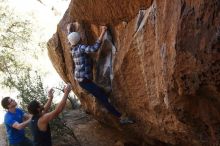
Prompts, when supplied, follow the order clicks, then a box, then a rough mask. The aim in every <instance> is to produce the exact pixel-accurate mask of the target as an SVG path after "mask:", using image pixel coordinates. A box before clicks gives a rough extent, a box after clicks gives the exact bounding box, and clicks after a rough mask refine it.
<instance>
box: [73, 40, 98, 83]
mask: <svg viewBox="0 0 220 146" xmlns="http://www.w3.org/2000/svg"><path fill="white" fill-rule="evenodd" d="M100 46H101V41H99V40H97V41H96V43H95V44H94V45H82V44H78V45H77V46H75V47H74V48H72V51H71V54H72V56H73V61H74V63H75V72H74V75H75V80H77V81H78V82H82V81H83V79H85V78H86V79H92V60H91V58H90V57H89V56H88V53H92V52H96V51H97V50H98V49H99V48H100Z"/></svg>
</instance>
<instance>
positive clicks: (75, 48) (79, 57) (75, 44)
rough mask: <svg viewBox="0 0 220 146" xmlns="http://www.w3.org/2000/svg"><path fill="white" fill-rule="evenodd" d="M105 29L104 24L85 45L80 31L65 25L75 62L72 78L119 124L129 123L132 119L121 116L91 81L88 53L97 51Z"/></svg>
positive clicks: (90, 63) (90, 64)
mask: <svg viewBox="0 0 220 146" xmlns="http://www.w3.org/2000/svg"><path fill="white" fill-rule="evenodd" d="M76 27H77V26H76ZM76 29H77V28H76ZM106 30H107V27H106V26H101V34H100V36H99V37H98V39H97V40H96V42H95V43H94V44H93V45H85V44H82V43H81V36H80V33H79V32H76V31H73V24H72V23H70V24H68V25H67V31H68V36H67V38H68V41H69V43H70V44H71V54H72V57H73V61H74V64H75V71H74V78H75V80H76V81H77V82H78V83H79V85H80V87H81V88H83V89H85V90H87V91H88V92H90V93H91V94H92V95H93V96H94V97H96V99H97V100H98V101H99V102H100V103H101V104H102V105H103V106H104V107H105V108H106V109H107V110H108V111H109V112H110V113H112V114H113V115H114V116H116V117H117V118H119V121H120V123H121V124H131V123H133V121H132V120H131V119H130V118H128V117H124V116H122V114H121V113H120V112H119V111H117V110H116V109H115V108H114V107H113V106H112V105H111V104H110V103H109V101H108V97H107V95H106V93H105V92H104V91H103V90H102V89H101V88H100V87H99V86H98V85H96V84H95V83H94V82H93V81H92V74H93V73H92V62H91V58H90V57H89V54H90V53H94V52H97V51H98V49H99V48H100V46H101V43H102V40H103V36H104V34H105V32H106Z"/></svg>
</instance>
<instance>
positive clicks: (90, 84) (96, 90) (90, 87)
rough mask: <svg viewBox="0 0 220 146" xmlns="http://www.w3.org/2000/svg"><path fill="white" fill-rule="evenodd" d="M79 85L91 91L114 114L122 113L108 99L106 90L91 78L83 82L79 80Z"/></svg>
mask: <svg viewBox="0 0 220 146" xmlns="http://www.w3.org/2000/svg"><path fill="white" fill-rule="evenodd" d="M79 85H80V86H81V87H82V88H83V89H85V90H87V91H88V92H90V93H91V94H92V95H93V96H95V97H96V98H97V100H98V101H99V102H101V103H102V104H103V106H104V107H105V108H106V109H107V110H108V111H109V112H110V113H112V114H113V115H114V116H116V117H120V116H121V113H119V112H118V111H117V110H116V109H115V108H114V107H113V106H112V105H111V104H110V103H109V101H108V97H107V95H106V94H105V92H104V91H103V90H102V89H101V88H100V87H99V86H97V85H96V84H95V83H93V82H92V81H91V80H87V79H86V80H83V81H82V82H79Z"/></svg>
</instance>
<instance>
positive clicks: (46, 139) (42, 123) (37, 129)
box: [28, 84, 71, 146]
mask: <svg viewBox="0 0 220 146" xmlns="http://www.w3.org/2000/svg"><path fill="white" fill-rule="evenodd" d="M70 91H71V85H70V84H67V86H66V87H64V95H63V98H62V100H61V101H60V103H59V104H58V105H57V106H56V108H55V110H53V111H51V112H48V110H49V108H50V105H51V102H52V99H53V89H50V90H49V92H48V97H49V99H48V101H47V103H46V104H45V105H44V106H42V105H41V104H40V103H39V102H38V101H36V100H33V101H31V102H30V103H29V104H28V112H29V113H30V114H32V115H33V117H32V120H31V131H32V135H33V138H34V146H52V141H51V133H50V125H49V122H50V121H51V120H53V119H54V118H56V117H57V116H58V115H59V113H61V112H62V110H63V108H64V107H65V104H66V100H67V98H68V94H69V92H70Z"/></svg>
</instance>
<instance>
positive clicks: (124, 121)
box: [120, 117, 135, 125]
mask: <svg viewBox="0 0 220 146" xmlns="http://www.w3.org/2000/svg"><path fill="white" fill-rule="evenodd" d="M134 123H135V122H134V121H133V120H132V119H130V118H129V117H121V118H120V124H122V125H125V124H134Z"/></svg>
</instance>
